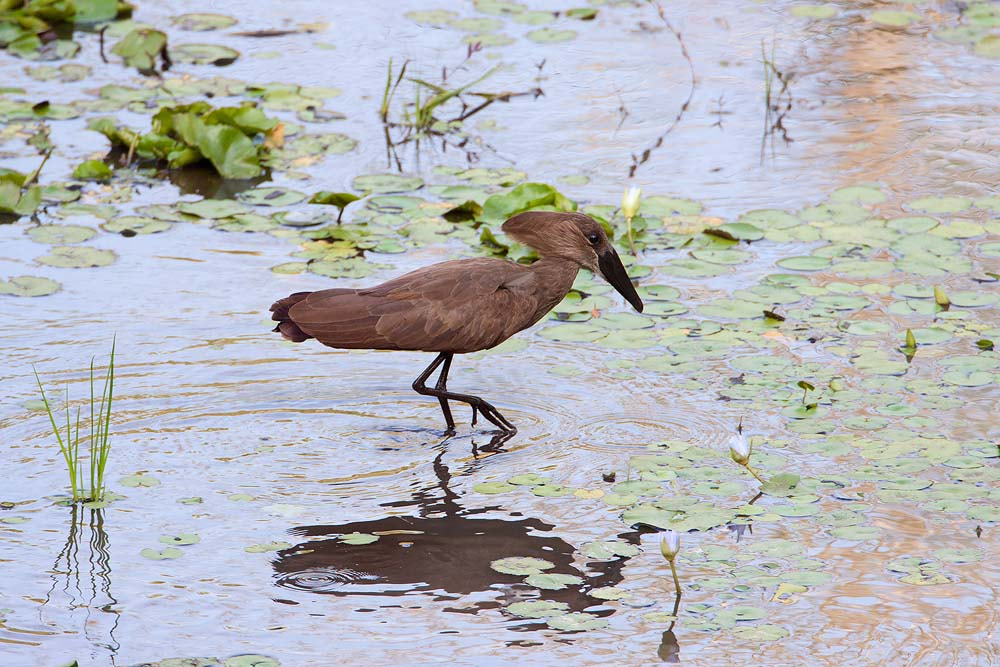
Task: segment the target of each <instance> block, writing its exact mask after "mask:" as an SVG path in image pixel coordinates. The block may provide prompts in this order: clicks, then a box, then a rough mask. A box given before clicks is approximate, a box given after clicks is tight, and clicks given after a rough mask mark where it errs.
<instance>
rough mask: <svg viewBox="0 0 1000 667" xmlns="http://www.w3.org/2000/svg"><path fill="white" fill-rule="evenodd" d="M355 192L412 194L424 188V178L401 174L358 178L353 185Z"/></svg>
mask: <svg viewBox="0 0 1000 667" xmlns="http://www.w3.org/2000/svg"><path fill="white" fill-rule="evenodd" d="M351 185H352V187H353V188H354V189H355V190H361V191H364V192H380V193H385V192H412V191H414V190H419V189H420V188H422V187H423V186H424V181H423V179H422V178H419V177H417V176H402V175H400V174H367V175H364V176H358V177H357V178H355V179H354V181H353V182H352V183H351Z"/></svg>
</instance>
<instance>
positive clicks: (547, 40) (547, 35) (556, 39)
mask: <svg viewBox="0 0 1000 667" xmlns="http://www.w3.org/2000/svg"><path fill="white" fill-rule="evenodd" d="M576 34H577V33H576V31H575V30H565V29H564V30H557V29H555V28H539V29H538V30H532V31H531V32H529V33H528V39H530V40H531V41H533V42H538V43H539V44H558V43H560V42H568V41H570V40H573V39H576Z"/></svg>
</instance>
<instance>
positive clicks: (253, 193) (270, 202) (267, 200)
mask: <svg viewBox="0 0 1000 667" xmlns="http://www.w3.org/2000/svg"><path fill="white" fill-rule="evenodd" d="M239 198H240V201H243V202H246V203H247V204H250V205H251V206H291V205H292V204H298V203H299V202H301V201H305V199H306V195H305V194H303V193H301V192H296V191H295V190H286V189H285V188H254V189H253V190H246V191H244V192H241V193H240V194H239Z"/></svg>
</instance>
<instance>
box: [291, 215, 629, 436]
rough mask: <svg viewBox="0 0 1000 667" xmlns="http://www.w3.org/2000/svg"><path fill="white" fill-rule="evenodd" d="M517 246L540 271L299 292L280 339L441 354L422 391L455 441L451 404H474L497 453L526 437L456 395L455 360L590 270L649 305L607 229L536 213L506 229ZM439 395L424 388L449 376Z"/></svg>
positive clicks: (419, 275) (484, 345)
mask: <svg viewBox="0 0 1000 667" xmlns="http://www.w3.org/2000/svg"><path fill="white" fill-rule="evenodd" d="M503 231H504V232H506V233H507V235H508V236H510V237H511V238H513V239H515V240H517V241H519V242H521V243H523V244H525V245H527V246H529V247H531V248H534V249H535V250H536V251H537V252H538V254H539V255H540V257H541V259H539V260H538V261H536V262H535V263H534V264H531V265H524V264H515V263H514V262H511V261H508V260H503V259H490V258H476V259H459V260H454V261H450V262H441V263H440V264H434V265H432V266H428V267H425V268H422V269H417V270H416V271H413V272H411V273H407V274H406V275H403V276H400V277H399V278H394V279H393V280H390V281H388V282H385V283H382V284H381V285H378V286H376V287H367V288H361V289H327V290H321V291H319V292H296V293H295V294H292V295H291V296H287V297H285V298H284V299H281V300H279V301H277V302H275V303H274V304H273V305H272V306H271V312H272V313H273V315H272V318H271V319H273V320H275V321H277V322H278V326H277V327H275V328H274V330H275V331H277V332H280V333H281V335H282V336H284V337H285V338H286V339H288V340H291V341H294V342H296V343H298V342H301V341H304V340H308V339H309V338H315V339H316V340H318V341H319V342H320V343H322V344H323V345H327V346H329V347H337V348H351V349H370V350H419V351H421V352H437V353H438V356H437V357H436V358H435V359H434V361H433V362H432V363H431V365H430V366H428V367H427V368H426V369H425V370H424V372H423V373H421V374H420V376H419V377H418V378H417V379H416V380H414V382H413V389H414V390H415V391H417V392H418V393H420V394H424V395H426V396H434V397H436V398H437V399H438V401H440V403H441V411H442V412H443V413H444V419H445V421H446V422H447V423H448V433H449V434H451V433H454V429H455V420H454V419H452V416H451V408H450V407H449V405H448V401H449V400H452V401H459V402H462V403H468V404H469V405H470V406H471V407H472V424H473V425H475V424H476V414H477V413H478V414H481V415H482V416H483V417H484V418H486V419H487V420H488V421H489V422H491V423H492V424H493V425H495V426H497V427H498V428H499V429H500V432H499V434H498V437H497V438H494V440H493V442H492V443H491V444H492V445H496V444H498V443H502V442H504V441H506V440H507V439H509V438H510V437H511V436H513V435H514V434H515V433H516V432H517V429H516V428H515V427H514V425H513V424H511V423H510V422H509V421H507V419H506V418H505V417H504V416H503V415H502V414H500V412H499V411H498V410H497V409H496V408H495V407H493V406H492V405H491V404H489V403H487V402H486V401H484V400H483V399H482V398H479V397H478V396H471V395H469V394H459V393H455V392H452V391H448V384H447V383H448V371H449V369H450V368H451V360H452V357H453V356H454V355H456V354H463V353H465V352H476V351H478V350H488V349H490V348H491V347H495V346H497V345H499V344H500V343H502V342H504V341H505V340H507V339H508V338H510V337H511V336H513V335H514V334H516V333H517V332H518V331H521V330H522V329H527V328H528V327H530V326H531V325H532V324H535V323H536V322H538V321H539V320H540V319H542V317H544V316H545V314H546V313H548V312H549V311H550V310H552V308H553V307H554V306H555V305H556V304H558V303H559V302H560V301H562V299H563V297H565V296H566V294H567V293H568V292H569V290H570V288H571V287H572V286H573V281H574V280H575V279H576V274H577V273H578V272H579V270H580V268H581V267H582V268H586V269H590V270H591V271H593V272H594V273H595V274H596V273H600V274H601V275H603V276H604V278H605V279H606V280H607V281H608V282H609V283H610V284H611V285H612V287H614V288H615V289H616V290H618V292H619V293H620V294H621V295H622V296H624V297H625V299H626V300H628V302H629V303H630V304H632V306H633V307H634V308H635V309H636V310H637V311H639V312H642V300H641V299H639V295H638V294H637V293H636V291H635V287H633V286H632V282H631V280H630V279H629V277H628V273H626V271H625V267H624V266H622V262H621V259H619V257H618V253H617V252H615V249H614V248H613V247H612V245H611V243H610V242H609V241H608V237H607V235H606V234H605V233H604V229H603V228H602V227H601V225H600V224H598V223H597V222H596V221H595V220H594V219H593V218H591V217H589V216H587V215H584V214H582V213H556V212H548V211H529V212H527V213H521V214H519V215H515V216H514V217H513V218H511V219H510V220H508V221H507V222H505V223H504V224H503ZM442 364H443V367H442V368H441V374H440V376H439V377H438V379H437V383H435V385H434V387H433V388H431V387H428V386H426V385H425V384H424V382H425V381H426V380H427V379H428V378H429V377H430V376H431V374H432V373H434V371H435V370H436V369H437V368H438V367H439V366H442Z"/></svg>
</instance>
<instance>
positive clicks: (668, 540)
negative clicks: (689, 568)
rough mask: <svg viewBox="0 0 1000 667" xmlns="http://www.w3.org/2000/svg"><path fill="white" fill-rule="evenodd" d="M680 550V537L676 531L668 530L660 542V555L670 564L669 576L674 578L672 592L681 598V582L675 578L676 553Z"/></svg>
mask: <svg viewBox="0 0 1000 667" xmlns="http://www.w3.org/2000/svg"><path fill="white" fill-rule="evenodd" d="M680 550H681V536H680V534H679V533H678V532H677V531H676V530H668V531H667V532H666V533H665V534H664V536H663V539H661V540H660V553H661V554H663V557H664V558H666V559H667V562H668V563H670V574H672V575H673V577H674V590H676V591H677V597H680V596H681V582H680V580H679V579H678V578H677V564H676V563H675V562H674V561H676V560H677V552H679V551H680Z"/></svg>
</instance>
